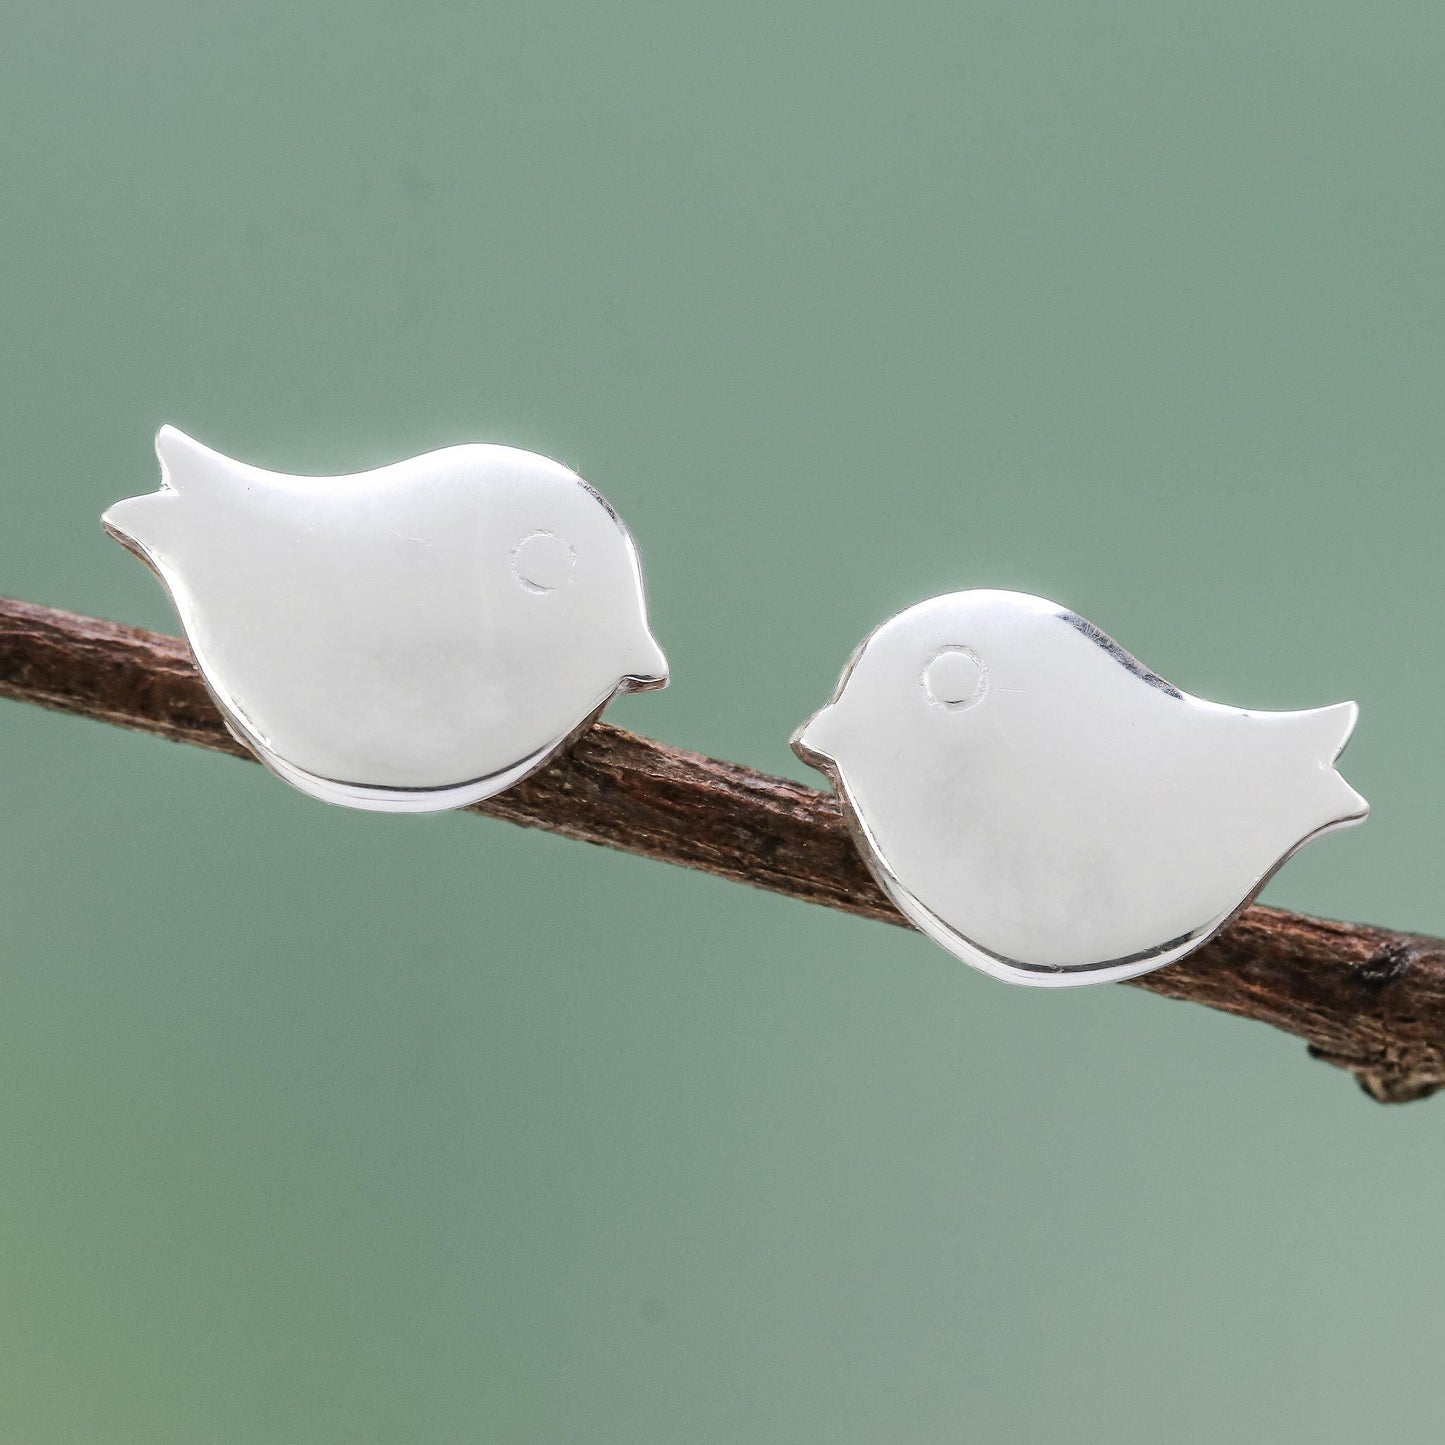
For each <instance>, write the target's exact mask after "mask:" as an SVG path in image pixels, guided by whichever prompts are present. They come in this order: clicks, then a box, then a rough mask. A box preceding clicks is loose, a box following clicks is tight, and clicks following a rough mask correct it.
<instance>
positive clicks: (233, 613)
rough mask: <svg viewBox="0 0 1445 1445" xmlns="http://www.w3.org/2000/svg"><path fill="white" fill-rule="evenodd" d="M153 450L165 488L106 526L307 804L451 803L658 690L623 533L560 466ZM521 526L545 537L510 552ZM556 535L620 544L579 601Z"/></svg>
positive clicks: (482, 455)
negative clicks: (263, 462) (628, 696)
mask: <svg viewBox="0 0 1445 1445" xmlns="http://www.w3.org/2000/svg"><path fill="white" fill-rule="evenodd" d="M156 452H157V455H158V456H159V458H160V461H161V473H162V485H161V489H160V491H159V492H156V493H152V494H150V495H148V496H142V497H132V498H130V499H129V500H127V501H123V502H118V503H117V504H116V505H115V506H114V507H112V508H111V509H110V510H109V511H108V512H107V513H106V514H105V526H106V530H107V531H108V532H110V534H111V535H112V536H114V537H115V538H116V539H117V540H118V541H120V542H122V543H123V544H124V545H125V546H126V547H128V548H129V549H130V550H131V551H133V552H135V553H136V555H137V556H139V557H140V558H141V559H142V560H143V561H145V562H146V563H148V564H149V565H150V566H151V567H152V568H153V569H154V570H155V571H156V572H157V574H158V575H159V576H160V578H161V580H162V581H163V582H164V583H165V585H166V587H167V588H168V590H169V591H170V593H171V596H172V598H173V599H174V600H175V602H176V606H177V610H178V611H179V613H180V618H181V622H182V624H183V626H184V628H185V632H186V637H187V640H188V641H189V642H190V644H191V648H192V651H193V652H194V654H195V657H196V660H197V665H198V667H199V668H200V671H201V675H202V677H203V678H204V679H205V682H206V685H207V686H208V687H209V688H210V690H211V693H212V695H213V696H214V697H215V699H216V702H217V703H218V704H219V706H220V709H221V712H222V715H223V716H224V717H225V719H226V722H227V725H228V726H229V727H230V729H231V731H232V732H233V733H234V734H235V736H236V737H237V738H238V739H239V740H240V741H241V742H242V743H244V744H245V746H246V747H248V748H249V749H250V750H251V751H252V752H253V753H255V755H256V756H257V757H258V758H259V759H260V760H261V761H262V762H263V763H265V764H266V765H267V766H268V767H269V768H270V769H271V770H272V771H273V772H275V773H277V774H278V775H279V776H280V777H282V778H283V779H285V780H286V781H287V782H289V783H291V784H292V785H293V786H295V787H297V788H299V789H300V790H301V791H302V792H304V793H309V794H311V795H312V796H313V797H318V798H322V799H324V800H326V801H327V802H332V803H341V804H344V805H346V806H348V807H353V808H369V809H373V810H376V811H380V812H435V811H438V810H441V809H444V808H458V807H464V806H466V805H467V804H469V803H474V802H477V801H479V800H480V799H483V798H489V797H492V796H493V795H494V794H496V793H499V792H501V791H503V790H504V789H505V788H508V787H510V786H511V785H512V784H513V783H516V782H519V781H521V779H523V778H525V777H528V776H529V775H530V774H532V773H534V772H536V771H537V770H538V769H540V768H542V767H545V766H546V764H547V763H549V762H550V761H551V760H552V759H553V758H554V757H556V756H557V754H558V753H559V752H561V751H562V750H563V749H564V748H565V747H566V746H567V745H568V744H569V743H570V742H571V741H572V740H573V739H574V738H575V737H576V736H577V735H578V734H579V733H580V732H581V731H583V730H584V729H585V728H587V727H588V726H589V725H590V724H591V723H592V722H593V721H594V720H595V719H596V717H597V716H598V715H599V714H600V713H601V711H602V707H603V706H604V705H605V704H606V702H607V701H609V700H610V699H611V698H612V697H613V696H615V695H616V694H617V693H618V692H636V691H645V690H648V689H651V688H657V687H662V686H664V685H665V684H666V682H667V662H666V659H665V658H664V657H663V655H662V652H661V650H660V649H659V648H658V645H657V643H656V642H655V641H654V639H653V637H652V632H651V630H650V628H649V626H648V622H647V609H646V602H645V599H644V596H643V587H642V574H641V570H640V566H639V564H638V562H637V555H636V550H635V548H634V545H633V541H632V538H631V535H630V534H629V533H628V531H627V528H626V527H625V526H624V525H623V523H622V522H621V521H620V520H619V518H618V517H617V514H616V513H615V512H614V511H612V509H611V508H610V507H608V505H607V503H606V502H604V501H603V500H602V498H601V497H600V496H599V495H598V494H597V492H595V491H594V490H593V489H592V488H591V487H590V486H588V484H587V483H586V482H584V481H583V480H582V478H581V477H579V476H578V475H577V474H576V473H575V472H573V471H571V470H569V469H568V468H567V467H564V466H562V465H561V464H560V463H558V462H553V461H549V460H548V459H547V458H546V457H540V456H536V455H534V454H533V453H531V452H523V451H517V450H515V449H514V448H511V447H499V446H464V447H451V448H448V449H447V450H445V451H440V452H431V453H429V454H428V455H426V456H420V457H413V458H412V459H411V460H409V461H404V462H398V463H396V464H395V465H393V466H387V467H382V468H380V469H379V470H377V471H371V472H363V473H359V474H357V475H354V476H347V477H292V476H285V475H282V474H280V473H276V472H269V471H263V470H262V469H261V468H259V467H252V466H247V465H246V464H245V463H243V462H236V461H232V460H231V459H230V458H228V457H224V456H222V455H221V454H220V453H219V452H214V451H212V450H210V449H209V448H208V447H203V446H202V445H201V444H200V443H199V442H196V441H193V440H192V439H191V438H190V437H188V436H185V435H184V434H183V433H181V432H178V431H176V430H175V429H174V428H172V427H165V428H163V429H162V431H161V433H160V435H159V436H158V437H157V438H156ZM459 482H460V483H461V484H459ZM528 514H531V515H541V516H546V517H548V518H555V519H557V524H558V526H559V530H557V531H552V530H550V529H548V530H538V531H533V532H529V533H527V534H526V535H524V536H522V537H521V538H519V539H517V540H515V541H512V540H511V538H510V537H509V536H508V530H510V529H511V528H512V527H513V526H514V523H513V521H512V520H511V519H513V518H515V517H516V516H518V515H523V516H525V515H528ZM504 529H508V530H504ZM564 534H565V535H564ZM568 535H570V536H573V537H578V536H586V537H587V539H588V547H589V549H590V550H596V551H599V552H600V551H602V550H603V549H606V548H612V549H614V551H613V554H612V555H611V556H610V557H609V558H605V559H599V560H602V561H606V563H607V565H605V566H599V567H598V569H597V576H598V579H599V580H598V581H597V584H596V585H595V586H590V587H589V589H588V596H587V598H586V605H585V607H583V606H582V605H581V599H580V596H579V593H578V591H577V590H576V589H572V588H569V587H568V583H569V582H571V581H572V580H573V578H574V577H575V575H576V569H577V556H576V553H575V551H574V549H573V547H572V545H571V543H570V542H569V541H568V540H567V536H568ZM512 536H515V533H512ZM497 543H501V545H500V546H499V545H497ZM539 596H551V597H553V598H555V599H556V601H555V605H548V606H543V607H539V606H538V605H537V603H536V601H535V600H534V599H535V598H536V597H539ZM599 699H601V703H599Z"/></svg>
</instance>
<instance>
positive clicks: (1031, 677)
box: [793, 591, 1369, 987]
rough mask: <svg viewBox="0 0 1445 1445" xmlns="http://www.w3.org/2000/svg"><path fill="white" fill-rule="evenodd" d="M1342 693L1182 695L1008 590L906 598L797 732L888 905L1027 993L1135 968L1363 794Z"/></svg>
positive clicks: (1202, 922)
mask: <svg viewBox="0 0 1445 1445" xmlns="http://www.w3.org/2000/svg"><path fill="white" fill-rule="evenodd" d="M1357 714H1358V709H1357V708H1356V706H1355V704H1354V703H1352V702H1347V703H1340V704H1338V705H1337V706H1334V707H1325V708H1319V709H1317V710H1315V711H1312V712H1252V711H1242V710H1240V709H1238V708H1232V707H1222V706H1220V705H1219V704H1217V703H1212V702H1206V701H1205V700H1204V699H1202V698H1197V697H1191V696H1190V695H1189V694H1188V693H1186V692H1181V691H1180V690H1179V689H1178V688H1177V687H1173V686H1171V685H1170V684H1169V683H1167V682H1165V681H1164V679H1163V678H1162V677H1159V676H1158V675H1157V674H1155V673H1153V672H1151V671H1149V669H1148V668H1146V667H1144V666H1143V665H1142V664H1141V663H1140V662H1138V661H1137V660H1136V659H1135V658H1133V657H1132V656H1130V654H1129V653H1127V652H1125V651H1124V649H1123V648H1122V647H1120V646H1119V645H1118V643H1116V642H1114V641H1113V640H1112V639H1111V638H1109V637H1106V636H1105V635H1104V633H1102V632H1101V631H1099V629H1098V628H1097V627H1094V626H1093V625H1092V624H1090V623H1088V622H1086V621H1084V619H1083V618H1082V617H1079V616H1077V615H1076V614H1075V613H1073V612H1070V611H1069V610H1068V609H1067V608H1064V607H1060V606H1058V605H1057V604H1056V603H1053V602H1046V601H1044V600H1043V599H1042V598H1039V597H1029V596H1025V595H1023V594H1021V593H1016V592H983V591H980V592H959V593H954V594H952V595H950V596H946V597H935V598H934V599H932V600H931V601H928V602H921V603H919V604H918V605H917V606H916V607H910V608H908V609H907V610H906V611H904V612H901V613H899V614H898V616H896V617H894V618H892V619H891V620H889V621H888V622H885V623H884V624H883V625H882V626H881V627H879V628H878V629H877V630H876V631H875V632H874V633H872V634H871V635H870V636H869V637H868V638H867V640H866V641H865V642H864V643H863V645H862V646H861V647H860V648H859V649H858V650H857V652H855V653H854V655H853V659H852V661H851V662H850V663H849V664H848V667H847V670H846V671H845V672H844V674H843V677H842V680H841V681H840V682H839V684H838V689H837V692H836V693H835V695H834V697H833V700H832V702H830V703H829V704H828V705H827V706H826V707H824V708H823V709H822V710H821V711H820V712H818V713H817V714H815V715H814V716H813V717H812V718H811V719H810V720H809V721H808V722H807V723H806V724H804V726H803V727H802V728H800V729H799V730H798V732H797V733H796V734H795V735H794V737H793V748H794V751H795V752H797V754H798V756H799V757H801V758H802V759H803V761H804V762H806V763H809V764H810V765H811V766H813V767H816V768H819V769H821V770H822V771H823V772H824V773H826V774H827V775H828V776H829V777H830V778H831V779H832V781H833V783H834V785H835V787H836V788H837V791H838V794H839V796H840V798H841V800H842V805H843V810H844V813H845V816H846V817H847V819H848V822H849V825H850V827H851V828H852V831H853V835H854V837H855V838H856V840H857V844H858V847H859V849H860V851H861V852H862V854H863V857H864V859H865V860H866V862H867V863H868V865H869V867H870V868H871V869H872V871H873V874H874V876H875V877H876V878H877V879H878V882H879V883H880V884H881V885H882V887H883V889H884V891H885V892H886V893H887V894H888V895H889V897H890V898H891V899H892V900H893V902H894V903H895V904H896V905H897V907H898V908H899V910H900V911H901V912H902V913H903V914H904V915H905V916H906V917H907V918H908V919H909V920H910V921H911V922H912V923H913V924H914V925H915V926H916V927H917V928H919V929H920V930H921V931H922V932H923V933H925V934H927V935H928V936H929V937H930V938H932V939H933V940H934V941H935V942H937V943H939V944H941V945H942V946H943V947H944V948H946V949H948V950H949V951H950V952H951V953H954V954H956V955H957V956H958V957H959V958H961V959H962V960H963V961H964V962H965V963H968V964H972V965H973V967H975V968H978V969H981V970H982V971H983V972H984V973H988V974H992V975H993V976H994V977H995V978H1001V979H1005V980H1007V981H1009V982H1011V983H1021V984H1032V985H1036V986H1044V987H1067V986H1070V985H1076V984H1087V983H1103V982H1107V981H1111V980H1117V979H1124V978H1132V977H1135V976H1137V975H1138V974H1142V973H1147V972H1149V971H1150V970H1152V969H1156V968H1160V967H1162V966H1163V965H1164V964H1166V963H1170V962H1172V961H1174V960H1175V959H1178V958H1182V957H1183V956H1184V955H1185V954H1187V953H1189V952H1191V951H1192V950H1194V949H1196V948H1198V947H1199V946H1200V945H1201V944H1203V943H1204V942H1206V941H1207V940H1208V939H1209V938H1210V937H1212V936H1213V935H1214V934H1215V933H1217V932H1218V931H1219V930H1220V929H1221V928H1223V927H1224V926H1225V925H1226V924H1227V923H1228V922H1229V921H1230V920H1231V919H1232V918H1233V917H1234V916H1235V915H1236V914H1238V913H1239V912H1240V911H1241V910H1242V909H1243V908H1244V907H1245V906H1246V905H1247V904H1248V903H1249V901H1250V900H1251V899H1252V898H1253V897H1254V896H1255V895H1256V894H1257V893H1258V892H1259V890H1260V889H1261V888H1262V887H1263V886H1264V884H1265V883H1266V882H1267V881H1268V879H1269V877H1270V875H1271V874H1273V873H1274V871H1275V870H1276V869H1277V868H1278V867H1279V866H1280V865H1281V864H1282V863H1283V862H1284V861H1285V860H1286V859H1287V858H1289V856H1290V855H1291V854H1292V853H1294V852H1295V851H1296V850H1297V849H1299V848H1301V847H1303V846H1304V844H1305V843H1307V842H1309V841H1310V840H1311V839H1312V838H1318V837H1320V836H1321V835H1322V834H1324V833H1328V832H1331V831H1333V830H1334V829H1337V828H1344V827H1348V826H1350V825H1352V824H1355V823H1359V822H1362V821H1363V820H1364V818H1365V816H1366V815H1367V814H1368V812H1369V805H1368V804H1367V803H1366V802H1365V800H1364V799H1363V798H1362V797H1360V795H1359V794H1358V793H1356V792H1355V790H1354V789H1353V788H1351V787H1350V786H1349V785H1348V784H1347V783H1346V782H1345V781H1344V779H1343V778H1342V777H1340V775H1339V774H1338V773H1337V772H1336V771H1335V769H1334V762H1335V759H1336V758H1337V757H1338V756H1339V754H1340V751H1341V749H1342V748H1343V747H1344V745H1345V743H1346V742H1347V741H1348V739H1349V736H1350V733H1351V731H1352V730H1353V728H1354V725H1355V718H1356V716H1357Z"/></svg>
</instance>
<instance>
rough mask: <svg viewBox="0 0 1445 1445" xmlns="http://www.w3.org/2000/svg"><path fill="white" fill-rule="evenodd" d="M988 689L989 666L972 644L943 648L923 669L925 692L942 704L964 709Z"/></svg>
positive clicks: (929, 697)
mask: <svg viewBox="0 0 1445 1445" xmlns="http://www.w3.org/2000/svg"><path fill="white" fill-rule="evenodd" d="M987 691H988V668H987V667H985V666H984V663H983V659H982V658H981V657H980V656H979V655H978V653H976V652H975V651H974V650H973V648H971V647H962V646H959V647H943V648H940V649H939V650H938V651H937V652H935V653H934V654H933V656H932V657H931V658H930V659H929V661H928V666H927V667H925V668H924V669H923V695H924V696H925V697H926V698H927V699H928V700H929V702H931V703H936V704H937V705H938V706H939V707H947V708H953V709H955V710H956V711H962V710H963V709H964V708H967V707H972V706H973V705H974V704H975V703H976V702H978V701H979V700H980V699H981V698H982V697H983V695H984V693H986V692H987Z"/></svg>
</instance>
